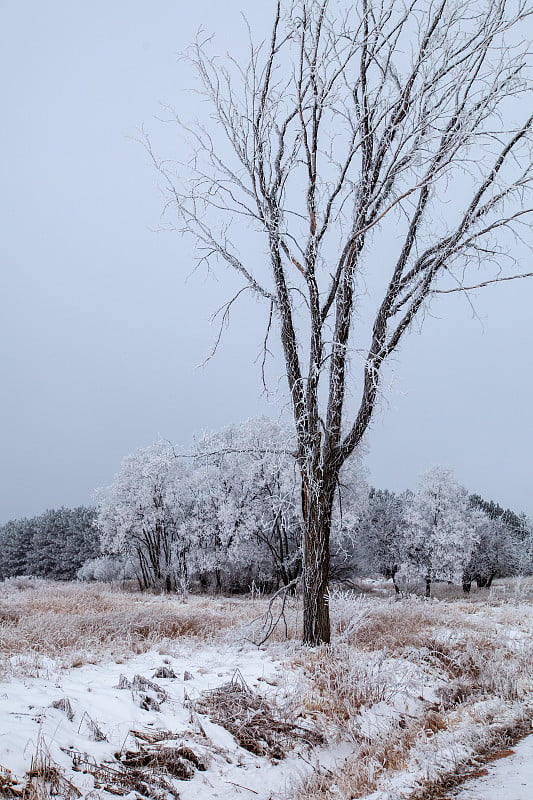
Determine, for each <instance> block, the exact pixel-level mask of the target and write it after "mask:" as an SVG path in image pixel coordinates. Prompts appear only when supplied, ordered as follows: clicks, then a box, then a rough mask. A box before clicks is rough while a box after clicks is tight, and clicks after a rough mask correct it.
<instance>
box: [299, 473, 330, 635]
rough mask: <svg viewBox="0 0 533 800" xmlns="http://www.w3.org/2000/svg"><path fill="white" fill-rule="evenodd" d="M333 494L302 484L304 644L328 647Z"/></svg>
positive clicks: (317, 487)
mask: <svg viewBox="0 0 533 800" xmlns="http://www.w3.org/2000/svg"><path fill="white" fill-rule="evenodd" d="M333 494H334V493H333V492H330V491H328V490H327V489H326V488H325V487H323V486H315V487H314V489H313V490H310V489H309V486H308V485H307V484H306V483H304V486H303V489H302V510H303V517H304V543H303V544H304V546H303V550H304V554H303V555H304V559H303V561H304V563H303V643H304V644H307V645H311V646H312V647H316V646H317V645H320V644H329V642H330V639H331V628H330V620H329V596H328V578H329V558H330V557H329V539H330V529H331V512H332V506H333Z"/></svg>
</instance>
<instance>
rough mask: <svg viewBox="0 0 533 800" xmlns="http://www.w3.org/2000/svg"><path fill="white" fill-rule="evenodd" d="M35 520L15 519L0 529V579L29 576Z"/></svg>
mask: <svg viewBox="0 0 533 800" xmlns="http://www.w3.org/2000/svg"><path fill="white" fill-rule="evenodd" d="M33 533H34V528H33V520H31V519H26V518H24V519H14V520H10V521H9V522H6V524H5V525H2V527H1V528H0V578H2V579H3V578H12V577H17V576H19V575H27V574H28V553H29V552H30V550H31V542H32V539H33Z"/></svg>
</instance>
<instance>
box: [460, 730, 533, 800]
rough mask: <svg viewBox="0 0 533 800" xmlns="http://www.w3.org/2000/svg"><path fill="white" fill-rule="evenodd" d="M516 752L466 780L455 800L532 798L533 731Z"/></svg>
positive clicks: (529, 799)
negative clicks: (473, 777) (475, 776)
mask: <svg viewBox="0 0 533 800" xmlns="http://www.w3.org/2000/svg"><path fill="white" fill-rule="evenodd" d="M513 750H514V753H513V754H512V755H510V756H508V757H507V758H502V759H500V760H499V761H494V762H493V763H492V764H488V765H487V767H486V769H487V775H485V776H483V777H482V778H475V779H473V780H470V781H467V782H466V783H464V784H463V786H462V787H461V790H460V791H459V792H458V793H457V794H453V795H452V796H453V798H454V800H531V799H532V798H533V735H531V736H528V737H527V738H525V739H522V741H521V742H519V743H518V744H517V745H516V746H515V747H513Z"/></svg>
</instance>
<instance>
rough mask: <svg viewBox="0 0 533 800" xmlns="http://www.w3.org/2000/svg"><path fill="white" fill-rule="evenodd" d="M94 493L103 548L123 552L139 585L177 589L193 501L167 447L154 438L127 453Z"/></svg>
mask: <svg viewBox="0 0 533 800" xmlns="http://www.w3.org/2000/svg"><path fill="white" fill-rule="evenodd" d="M98 497H99V507H98V518H97V524H98V528H99V530H100V534H101V542H102V550H103V552H104V553H107V554H114V553H115V554H122V555H125V556H127V557H128V558H129V559H130V561H131V563H132V565H133V567H134V569H135V572H136V575H137V577H138V580H139V584H140V586H141V587H142V588H148V587H154V588H157V589H159V590H160V591H168V592H170V591H175V590H176V589H183V588H184V587H185V586H186V584H187V579H188V566H187V556H188V552H189V550H190V547H191V538H190V528H189V524H188V523H189V517H190V514H191V511H192V502H193V501H192V495H191V493H190V492H189V491H188V486H187V472H186V469H185V467H184V465H183V462H182V461H181V460H180V459H178V458H176V455H175V453H174V451H173V448H172V447H171V446H170V445H168V444H166V443H164V442H160V443H158V444H154V445H151V446H150V447H146V448H144V449H141V450H138V451H137V452H136V453H134V454H133V455H130V456H127V457H126V458H124V459H123V461H122V465H121V468H120V470H119V472H118V473H117V475H115V478H114V480H113V483H112V484H111V485H110V486H109V487H108V488H107V489H103V490H100V491H99V493H98Z"/></svg>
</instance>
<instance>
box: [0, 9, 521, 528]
mask: <svg viewBox="0 0 533 800" xmlns="http://www.w3.org/2000/svg"><path fill="white" fill-rule="evenodd" d="M268 7H269V3H266V2H265V3H256V2H252V0H228V2H226V3H225V4H218V3H214V2H209V0H196V2H195V3H187V4H185V3H181V2H179V1H178V0H174V1H173V2H172V1H171V0H155V2H152V3H150V4H148V3H146V2H140V1H139V2H138V1H137V0H128V2H126V0H115V2H113V3H109V2H103V0H93V2H91V3H87V2H79V1H78V0H68V2H67V0H48V2H46V3H42V2H38V0H18V2H16V3H10V4H8V5H7V6H6V7H5V8H4V10H3V15H2V17H3V25H2V30H1V32H0V60H1V62H2V63H1V78H0V81H1V84H2V107H3V109H4V120H3V125H2V134H1V137H2V144H3V147H2V160H1V174H0V181H1V186H2V193H1V199H0V203H1V205H2V208H1V213H0V226H1V235H0V242H1V244H0V247H1V290H2V314H1V318H0V369H1V371H2V386H3V392H2V399H1V417H0V451H1V475H0V480H1V487H2V488H1V493H0V495H1V497H0V499H1V502H0V522H3V521H6V520H8V519H10V518H13V517H19V516H26V515H33V514H36V513H40V512H41V511H44V510H45V509H46V508H51V507H57V506H60V505H66V506H74V505H77V504H80V503H88V502H90V500H91V495H92V491H93V489H94V488H95V487H97V486H102V485H106V484H108V483H109V482H110V481H111V479H112V477H113V474H114V473H115V472H116V471H117V469H118V467H119V464H120V460H121V458H122V457H123V456H124V455H126V454H128V453H131V452H132V451H133V450H135V449H136V448H137V447H141V446H145V445H147V444H150V443H152V442H153V441H155V440H156V439H157V438H158V437H160V436H163V437H165V438H168V439H171V440H172V441H174V442H177V443H179V444H183V445H186V444H187V443H188V442H189V441H190V439H191V437H192V435H193V434H194V433H195V432H199V431H201V430H203V429H215V428H218V427H221V426H222V425H224V424H227V423H229V422H236V421H239V420H242V419H245V418H247V417H250V416H254V415H256V414H258V413H266V414H269V415H270V416H273V417H276V416H277V414H278V409H277V407H276V405H275V404H271V405H269V404H268V403H267V402H266V401H265V400H264V399H261V397H260V391H261V387H260V376H259V368H258V366H257V364H256V363H255V361H256V359H257V355H258V353H259V350H260V342H261V335H262V329H261V327H260V325H258V324H257V323H258V320H259V321H260V320H262V319H263V317H262V312H261V313H260V307H259V306H258V305H257V304H256V303H255V302H254V301H251V302H249V304H248V305H246V304H244V305H242V306H241V307H240V309H238V310H237V311H236V312H235V315H234V319H233V325H232V327H231V329H230V330H229V331H228V333H227V335H226V337H225V339H224V343H223V346H222V348H221V350H220V351H219V353H218V354H217V356H216V357H215V358H214V359H213V360H212V361H211V362H210V363H209V364H208V365H207V366H206V367H204V368H201V369H199V368H197V365H198V364H199V363H200V362H201V361H202V360H203V359H204V358H205V356H206V355H207V354H208V353H209V350H210V346H211V343H212V340H213V337H214V335H215V330H214V328H213V327H212V326H211V325H210V324H209V317H210V315H211V313H212V312H213V310H215V309H216V308H217V307H218V306H219V305H220V304H221V303H222V302H223V301H224V299H227V286H228V283H229V282H232V281H233V278H232V277H231V276H230V275H229V274H228V273H227V272H225V271H222V272H221V273H220V275H219V276H218V280H206V279H205V278H204V277H203V276H202V275H198V274H196V275H193V276H192V277H189V278H188V279H187V280H186V278H187V276H189V275H190V274H191V272H192V270H193V267H194V262H193V259H192V254H191V249H190V244H189V243H187V242H183V240H181V239H180V238H179V237H178V236H176V235H172V234H163V233H154V232H153V230H152V229H153V228H156V227H157V225H158V223H159V215H160V211H161V203H162V201H161V196H160V194H159V192H158V188H157V176H156V175H155V174H154V172H153V170H152V168H151V167H150V165H149V163H148V158H147V156H146V154H145V153H144V151H143V150H142V148H141V147H140V146H139V144H138V143H136V142H135V141H133V138H134V137H135V136H136V135H137V133H138V129H139V128H140V126H141V125H142V124H145V125H146V127H147V128H148V129H150V130H152V131H154V130H157V131H158V134H157V135H159V136H160V137H161V138H162V141H163V142H165V145H166V146H168V149H169V151H170V152H171V154H173V153H172V149H173V148H179V147H180V143H179V140H178V139H177V138H175V139H174V134H173V132H172V131H171V130H169V129H167V128H165V129H164V131H163V128H164V126H162V125H160V124H159V123H158V122H157V121H156V119H155V117H157V116H158V115H161V113H162V112H161V109H162V105H164V104H166V103H169V104H171V105H173V106H174V107H177V108H179V110H180V113H182V114H184V116H186V115H187V112H188V111H189V110H191V109H194V107H195V103H196V107H197V101H196V100H195V98H194V97H193V96H191V95H190V93H188V92H186V91H184V90H185V89H186V88H187V86H189V85H190V83H191V76H190V72H189V69H188V67H187V66H186V64H184V62H183V61H180V60H179V58H178V54H179V53H180V52H182V51H183V50H184V49H185V48H186V46H187V44H188V43H190V42H191V40H192V39H193V37H194V34H195V32H196V30H197V29H198V28H199V27H200V26H204V27H205V28H206V29H207V30H209V31H211V30H213V31H216V32H217V39H218V40H219V41H220V50H225V49H226V47H227V46H229V47H230V48H232V49H233V48H235V46H237V47H238V46H239V43H238V36H237V32H240V31H241V30H242V28H241V22H240V18H239V14H240V11H241V9H242V10H244V11H245V12H246V13H247V15H248V17H249V18H250V20H251V21H252V22H253V24H254V26H255V25H257V26H258V27H260V26H261V23H262V22H265V21H266V20H268V19H269V9H268ZM192 113H195V112H194V111H193V112H192ZM162 131H163V132H162ZM522 267H523V270H524V271H526V270H527V271H530V269H531V267H530V264H528V263H523V264H522ZM532 300H533V282H528V283H524V282H520V283H509V284H506V285H502V286H500V287H496V288H493V289H487V290H485V292H482V293H479V294H478V296H477V298H476V309H477V312H478V316H479V318H480V319H472V312H471V310H470V308H469V306H468V304H467V303H466V302H465V301H464V300H463V299H462V298H457V297H453V298H451V299H450V302H449V303H446V304H445V303H444V302H442V303H441V304H440V305H439V306H438V307H436V308H435V314H436V315H438V316H435V317H433V318H430V319H428V320H427V321H426V324H425V326H424V328H423V332H422V335H418V334H417V333H416V332H413V334H412V335H410V337H409V339H408V340H406V341H405V344H404V345H403V348H402V350H401V351H400V353H399V355H398V357H397V359H396V363H395V368H394V375H393V380H392V386H391V388H390V390H389V391H387V393H386V396H385V398H384V400H383V402H382V404H381V409H380V411H379V413H378V415H377V417H376V420H375V422H374V425H373V428H372V431H371V433H370V435H369V436H368V439H367V442H368V447H369V456H368V459H367V463H368V467H369V470H370V480H371V481H372V482H373V483H374V485H377V486H380V487H389V488H391V489H403V488H406V487H407V486H414V484H415V482H416V478H417V475H418V474H419V473H420V472H421V471H423V470H424V469H426V468H427V467H428V466H430V465H431V464H433V463H441V464H447V465H451V466H454V467H455V469H456V476H457V478H458V480H459V481H460V482H462V483H463V484H464V485H466V486H467V487H468V488H469V489H470V490H471V491H475V492H479V493H480V494H482V495H484V496H486V497H488V498H492V499H495V500H498V501H499V502H500V503H501V504H503V505H506V506H510V507H512V508H513V509H515V510H517V511H520V510H524V511H526V512H527V513H529V514H533V498H532V497H531V472H532V470H531V454H532V452H533V434H532V425H531V419H530V413H531V394H532V391H531V390H532V371H531V347H532V344H533V334H532V329H531V319H530V309H531V304H532ZM279 371H280V372H281V366H280V370H279Z"/></svg>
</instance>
